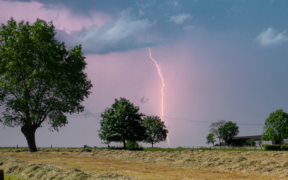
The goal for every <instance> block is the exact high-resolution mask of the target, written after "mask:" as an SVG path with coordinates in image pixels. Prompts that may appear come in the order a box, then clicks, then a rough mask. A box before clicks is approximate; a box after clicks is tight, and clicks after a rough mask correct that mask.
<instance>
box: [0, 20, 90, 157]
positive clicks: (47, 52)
mask: <svg viewBox="0 0 288 180" xmlns="http://www.w3.org/2000/svg"><path fill="white" fill-rule="evenodd" d="M55 34H56V33H55V30H54V26H53V24H52V22H50V23H48V24H47V23H46V22H45V21H43V20H40V19H37V21H36V22H35V23H34V24H33V25H29V22H26V23H25V24H24V21H21V22H20V23H18V25H17V23H16V21H14V20H13V18H11V19H10V20H9V21H8V24H7V25H4V24H2V25H1V28H0V61H1V63H0V102H1V105H5V106H6V111H4V112H3V117H1V122H3V124H4V126H10V127H16V126H21V131H22V133H23V134H24V136H25V137H26V140H27V143H28V147H29V151H31V152H35V151H37V149H36V142H35V132H36V129H37V128H38V127H41V125H42V123H43V122H44V121H47V122H48V124H50V125H51V127H50V128H49V129H50V130H52V131H53V130H57V131H58V130H59V129H58V128H59V127H62V126H65V124H67V123H68V121H67V117H66V116H65V114H64V113H70V114H73V113H76V112H78V113H79V112H82V111H83V110H84V106H82V105H81V104H80V102H81V101H83V99H84V97H86V98H88V95H89V94H90V93H91V92H90V91H89V89H91V87H92V84H91V81H90V80H87V75H86V74H85V73H84V72H83V70H84V69H85V67H86V62H85V61H84V60H85V57H84V56H83V54H82V52H81V45H78V46H75V47H74V48H73V49H71V50H70V51H67V50H66V48H65V45H64V42H62V43H60V42H58V41H57V40H56V39H55V38H54V36H55Z"/></svg>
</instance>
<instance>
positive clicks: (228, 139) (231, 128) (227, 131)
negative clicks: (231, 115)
mask: <svg viewBox="0 0 288 180" xmlns="http://www.w3.org/2000/svg"><path fill="white" fill-rule="evenodd" d="M238 133H239V127H238V126H237V124H236V123H233V122H231V121H228V122H227V123H225V124H224V125H223V126H221V127H220V128H219V135H220V137H221V138H222V139H223V140H224V141H225V143H227V144H228V145H230V144H231V143H232V139H233V137H235V136H236V135H237V134H238Z"/></svg>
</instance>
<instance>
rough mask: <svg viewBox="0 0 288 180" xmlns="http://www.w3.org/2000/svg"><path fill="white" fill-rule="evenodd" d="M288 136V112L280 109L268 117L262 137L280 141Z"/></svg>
mask: <svg viewBox="0 0 288 180" xmlns="http://www.w3.org/2000/svg"><path fill="white" fill-rule="evenodd" d="M286 138H288V114H287V113H286V112H284V111H283V110H282V109H279V110H277V111H275V112H272V113H271V114H270V115H269V117H268V118H267V119H266V121H265V126H264V132H263V135H262V139H263V140H276V141H280V140H282V139H286Z"/></svg>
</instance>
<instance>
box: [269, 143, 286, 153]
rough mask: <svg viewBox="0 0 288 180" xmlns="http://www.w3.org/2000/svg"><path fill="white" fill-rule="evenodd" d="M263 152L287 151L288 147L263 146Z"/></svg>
mask: <svg viewBox="0 0 288 180" xmlns="http://www.w3.org/2000/svg"><path fill="white" fill-rule="evenodd" d="M263 150H264V151H288V145H269V144H265V145H264V148H263Z"/></svg>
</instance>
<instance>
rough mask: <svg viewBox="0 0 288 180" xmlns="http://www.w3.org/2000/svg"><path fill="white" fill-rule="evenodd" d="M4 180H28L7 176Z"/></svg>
mask: <svg viewBox="0 0 288 180" xmlns="http://www.w3.org/2000/svg"><path fill="white" fill-rule="evenodd" d="M4 179H5V180H26V179H23V178H18V177H14V176H10V175H5V176H4Z"/></svg>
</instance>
